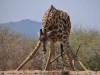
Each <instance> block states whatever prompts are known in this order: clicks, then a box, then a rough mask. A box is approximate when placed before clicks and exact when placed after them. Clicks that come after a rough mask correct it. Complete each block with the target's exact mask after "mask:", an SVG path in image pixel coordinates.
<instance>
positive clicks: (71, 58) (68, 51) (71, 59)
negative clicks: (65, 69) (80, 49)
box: [62, 40, 77, 71]
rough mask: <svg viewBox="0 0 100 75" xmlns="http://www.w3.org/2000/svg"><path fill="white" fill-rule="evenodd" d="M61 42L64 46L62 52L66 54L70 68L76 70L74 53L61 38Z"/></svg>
mask: <svg viewBox="0 0 100 75" xmlns="http://www.w3.org/2000/svg"><path fill="white" fill-rule="evenodd" d="M62 44H63V46H64V54H65V56H66V59H67V58H68V61H69V64H70V67H71V69H72V70H74V71H75V70H77V69H76V68H75V66H74V53H73V52H72V51H71V49H70V45H69V42H68V41H66V40H65V41H64V40H63V42H62Z"/></svg>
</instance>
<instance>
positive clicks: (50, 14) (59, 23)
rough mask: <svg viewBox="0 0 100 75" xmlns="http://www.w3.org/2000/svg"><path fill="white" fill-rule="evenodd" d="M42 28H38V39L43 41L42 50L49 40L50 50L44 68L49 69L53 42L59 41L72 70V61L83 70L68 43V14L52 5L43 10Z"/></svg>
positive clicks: (53, 50)
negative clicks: (76, 62)
mask: <svg viewBox="0 0 100 75" xmlns="http://www.w3.org/2000/svg"><path fill="white" fill-rule="evenodd" d="M41 28H42V29H40V38H39V39H40V41H41V42H42V43H43V51H46V43H47V41H49V42H50V50H49V55H48V59H47V62H46V66H45V70H49V67H50V60H51V57H52V56H53V54H54V52H55V47H54V44H55V43H56V42H57V41H59V42H60V43H61V44H62V45H63V49H64V55H65V56H66V58H68V60H69V64H70V67H71V68H72V70H76V68H75V65H74V62H75V61H78V63H79V64H80V65H81V67H82V68H83V69H84V70H87V69H86V68H85V66H84V65H83V64H82V63H81V61H79V60H78V58H77V56H76V55H75V53H74V52H73V50H72V49H71V47H70V44H69V35H70V30H71V22H70V17H69V15H68V14H67V13H66V12H64V11H62V10H58V9H56V8H55V7H54V6H53V5H51V7H50V8H49V9H48V10H47V11H46V12H45V14H44V16H43V19H42V27H41Z"/></svg>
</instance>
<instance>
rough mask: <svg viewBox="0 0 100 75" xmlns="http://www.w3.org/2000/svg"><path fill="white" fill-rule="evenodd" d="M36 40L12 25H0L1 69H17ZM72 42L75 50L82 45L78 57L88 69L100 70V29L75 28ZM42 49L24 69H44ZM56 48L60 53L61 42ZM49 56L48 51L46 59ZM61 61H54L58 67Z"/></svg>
mask: <svg viewBox="0 0 100 75" xmlns="http://www.w3.org/2000/svg"><path fill="white" fill-rule="evenodd" d="M36 42H37V39H34V38H31V37H28V36H26V35H23V34H21V33H18V32H14V31H13V30H12V29H11V27H8V26H0V70H15V69H16V68H17V67H18V66H19V65H20V64H21V63H22V62H23V61H24V60H25V58H26V57H27V56H28V54H29V53H30V52H31V51H32V50H33V49H34V47H35V45H36ZM70 44H71V47H72V48H73V50H74V52H76V51H77V48H78V46H79V45H80V48H79V52H78V57H79V59H80V60H81V61H82V62H83V63H84V65H85V66H86V67H87V68H88V69H91V70H100V33H99V32H98V31H96V30H91V29H89V30H85V29H83V30H82V29H74V30H73V31H72V32H71V35H70ZM41 50H42V49H41V48H40V50H39V51H38V52H37V54H36V55H35V56H34V58H33V59H32V60H31V61H30V62H28V63H27V64H26V65H25V66H24V67H23V70H27V69H30V70H35V69H39V70H41V69H43V66H44V65H43V57H42V56H41V55H42V53H41ZM56 50H57V52H56V55H57V53H60V47H59V44H57V45H56ZM47 56H48V53H47V54H46V57H45V59H46V58H47ZM60 61H61V58H59V59H58V60H57V61H55V62H54V65H55V66H56V68H57V66H58V65H60V64H61V63H60V64H58V63H59V62H60ZM54 65H52V67H54ZM79 68H80V67H79ZM54 69H55V68H54Z"/></svg>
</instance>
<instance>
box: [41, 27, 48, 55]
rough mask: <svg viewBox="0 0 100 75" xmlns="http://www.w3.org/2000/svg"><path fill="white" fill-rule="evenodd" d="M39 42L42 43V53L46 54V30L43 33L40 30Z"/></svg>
mask: <svg viewBox="0 0 100 75" xmlns="http://www.w3.org/2000/svg"><path fill="white" fill-rule="evenodd" d="M39 40H40V41H41V42H42V43H43V51H44V53H45V52H46V42H47V34H46V30H45V32H44V33H43V32H42V29H40V37H39Z"/></svg>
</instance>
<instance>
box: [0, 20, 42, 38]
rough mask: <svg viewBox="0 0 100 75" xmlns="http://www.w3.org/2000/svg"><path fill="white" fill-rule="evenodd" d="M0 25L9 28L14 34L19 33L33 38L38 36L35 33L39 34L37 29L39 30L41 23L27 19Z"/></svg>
mask: <svg viewBox="0 0 100 75" xmlns="http://www.w3.org/2000/svg"><path fill="white" fill-rule="evenodd" d="M0 25H7V26H10V27H11V28H12V29H13V31H15V32H20V33H23V34H25V35H30V36H34V37H36V36H37V35H38V34H37V32H39V29H40V28H41V22H37V21H32V20H29V19H25V20H21V21H18V22H9V23H3V24H0Z"/></svg>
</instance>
